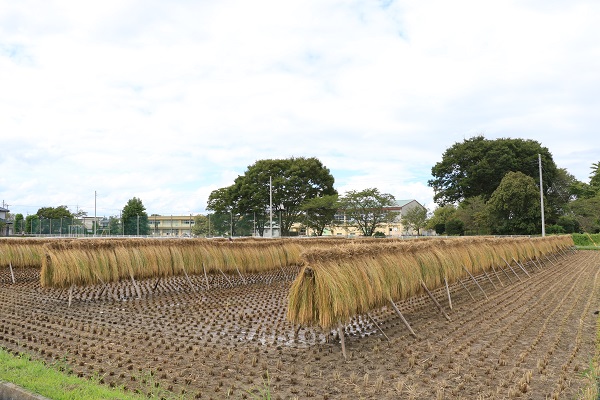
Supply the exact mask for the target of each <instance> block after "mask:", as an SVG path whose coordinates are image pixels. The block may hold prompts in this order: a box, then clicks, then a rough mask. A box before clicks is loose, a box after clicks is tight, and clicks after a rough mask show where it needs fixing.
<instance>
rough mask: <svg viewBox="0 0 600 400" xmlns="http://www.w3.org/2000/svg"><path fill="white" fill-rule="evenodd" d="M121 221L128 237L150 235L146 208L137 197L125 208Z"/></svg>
mask: <svg viewBox="0 0 600 400" xmlns="http://www.w3.org/2000/svg"><path fill="white" fill-rule="evenodd" d="M121 219H122V221H123V229H124V232H125V234H126V235H138V234H139V235H147V234H148V233H149V227H148V214H147V213H146V207H144V204H143V203H142V200H140V199H138V198H137V197H134V198H132V199H130V200H129V201H128V202H127V204H126V205H125V207H123V211H122V212H121Z"/></svg>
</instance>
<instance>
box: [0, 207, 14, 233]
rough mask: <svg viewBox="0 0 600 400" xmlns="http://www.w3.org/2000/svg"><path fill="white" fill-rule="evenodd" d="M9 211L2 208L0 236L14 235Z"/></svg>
mask: <svg viewBox="0 0 600 400" xmlns="http://www.w3.org/2000/svg"><path fill="white" fill-rule="evenodd" d="M9 212H10V210H9V209H7V208H4V207H0V227H1V228H2V230H0V236H9V235H12V228H13V221H10V220H9V219H8V213H9Z"/></svg>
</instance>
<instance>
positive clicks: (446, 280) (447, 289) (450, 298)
mask: <svg viewBox="0 0 600 400" xmlns="http://www.w3.org/2000/svg"><path fill="white" fill-rule="evenodd" d="M444 283H445V284H446V293H447V294H448V306H449V307H450V309H451V310H452V297H450V287H449V286H448V279H446V277H444Z"/></svg>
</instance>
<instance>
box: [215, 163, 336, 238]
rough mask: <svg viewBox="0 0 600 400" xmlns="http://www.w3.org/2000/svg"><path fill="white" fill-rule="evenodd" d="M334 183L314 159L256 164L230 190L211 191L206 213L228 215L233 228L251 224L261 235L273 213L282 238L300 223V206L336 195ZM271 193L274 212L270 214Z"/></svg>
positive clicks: (329, 174) (327, 171)
mask: <svg viewBox="0 0 600 400" xmlns="http://www.w3.org/2000/svg"><path fill="white" fill-rule="evenodd" d="M269 181H271V185H270V184H269ZM333 183H334V179H333V176H332V175H331V173H330V172H329V169H327V168H326V167H325V166H324V165H323V164H322V163H321V161H319V160H318V159H316V158H304V157H298V158H296V157H292V158H288V159H268V160H259V161H257V162H256V163H254V164H253V165H251V166H249V167H248V169H247V170H246V172H245V173H244V175H242V176H238V177H237V178H236V179H235V181H234V183H233V185H232V186H228V187H225V188H221V189H217V190H215V191H213V192H212V193H211V194H210V196H209V200H208V204H207V209H208V210H211V211H215V212H216V213H226V212H229V213H231V214H232V216H233V222H234V228H235V224H236V222H237V221H240V222H241V221H242V220H243V221H244V222H245V223H246V226H247V224H248V223H249V221H252V223H255V224H256V228H257V230H258V232H259V234H260V235H263V232H264V228H265V226H266V225H267V224H268V221H269V219H270V218H269V216H270V214H271V213H272V214H273V217H274V223H275V220H277V222H278V223H280V225H281V232H282V234H283V235H287V234H288V233H289V230H290V228H291V226H292V225H293V224H294V223H296V222H300V219H301V216H302V210H301V206H302V204H303V203H304V202H305V201H306V200H308V199H311V198H314V197H319V196H325V195H334V194H337V192H336V190H335V189H334V188H333ZM271 189H272V190H271ZM271 193H272V199H273V209H272V210H269V204H270V195H271ZM244 215H245V216H246V217H243V216H244ZM250 216H252V217H251V218H250ZM234 232H235V230H234Z"/></svg>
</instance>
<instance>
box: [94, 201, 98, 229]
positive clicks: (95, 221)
mask: <svg viewBox="0 0 600 400" xmlns="http://www.w3.org/2000/svg"><path fill="white" fill-rule="evenodd" d="M97 198H98V194H97V193H96V191H95V190H94V236H96V225H97V223H98V219H97V218H96V199H97Z"/></svg>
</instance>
